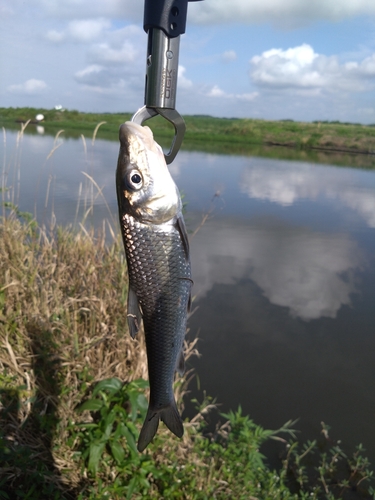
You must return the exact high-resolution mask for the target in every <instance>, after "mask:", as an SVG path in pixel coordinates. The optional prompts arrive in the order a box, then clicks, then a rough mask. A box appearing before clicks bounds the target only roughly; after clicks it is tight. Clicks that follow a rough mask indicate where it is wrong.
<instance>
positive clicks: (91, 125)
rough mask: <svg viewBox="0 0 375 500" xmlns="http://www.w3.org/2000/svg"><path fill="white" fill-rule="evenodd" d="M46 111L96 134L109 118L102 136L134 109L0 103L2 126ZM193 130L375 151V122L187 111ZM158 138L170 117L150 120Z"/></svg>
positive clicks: (250, 140) (53, 122) (231, 139)
mask: <svg viewBox="0 0 375 500" xmlns="http://www.w3.org/2000/svg"><path fill="white" fill-rule="evenodd" d="M38 113H41V114H43V115H44V117H45V120H44V122H43V126H45V127H47V128H49V129H54V130H59V129H66V130H71V131H74V130H76V131H77V133H78V131H79V133H81V132H84V133H85V132H87V133H88V134H90V135H91V134H92V132H93V130H94V129H95V127H96V125H97V124H98V123H101V122H105V123H103V124H102V125H101V126H100V129H99V130H98V137H103V138H115V139H116V140H117V137H118V128H119V126H120V125H121V123H123V122H124V121H126V120H129V119H130V118H131V114H130V113H100V114H99V113H81V112H78V111H69V110H66V111H63V112H61V111H56V110H47V109H34V108H0V125H10V124H14V123H16V122H20V121H27V120H34V119H35V116H36V115H37V114H38ZM184 119H185V121H186V126H187V131H186V136H185V143H187V144H189V143H194V142H195V143H204V142H214V143H217V144H232V145H233V144H236V145H237V146H238V148H241V146H245V145H249V144H264V145H279V146H287V147H293V148H299V149H316V150H322V151H326V150H327V151H344V152H352V153H364V154H368V153H374V152H375V127H374V126H366V125H360V124H350V123H348V124H343V123H339V122H329V123H328V122H319V123H304V122H294V121H292V120H284V121H269V120H256V119H235V118H233V119H226V118H213V117H210V116H185V117H184ZM148 124H149V125H150V126H151V128H152V129H153V130H154V133H155V136H156V138H157V140H159V141H160V140H162V139H163V138H167V137H171V136H172V135H173V127H172V126H171V125H170V124H169V123H168V122H167V121H166V120H164V119H161V118H159V117H157V118H153V119H152V120H150V121H149V122H148Z"/></svg>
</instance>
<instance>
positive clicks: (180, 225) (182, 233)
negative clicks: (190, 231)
mask: <svg viewBox="0 0 375 500" xmlns="http://www.w3.org/2000/svg"><path fill="white" fill-rule="evenodd" d="M176 228H177V230H178V232H179V233H180V236H181V240H182V246H183V247H184V251H185V257H186V260H189V240H188V235H187V231H186V226H185V221H184V219H183V217H182V215H179V216H178V217H177V220H176Z"/></svg>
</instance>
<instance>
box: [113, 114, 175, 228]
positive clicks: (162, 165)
mask: <svg viewBox="0 0 375 500" xmlns="http://www.w3.org/2000/svg"><path fill="white" fill-rule="evenodd" d="M119 135H120V144H121V145H120V154H119V159H118V164H117V172H116V186H117V196H118V200H119V205H120V210H121V211H122V212H123V213H128V214H130V215H132V216H133V217H134V218H135V219H137V220H138V221H139V222H145V223H147V222H151V223H153V224H162V223H164V222H167V221H169V220H171V219H173V218H174V217H175V216H176V215H177V214H178V213H179V212H180V211H181V198H180V195H179V192H178V189H177V186H176V184H175V183H174V181H173V179H172V177H171V174H170V172H169V170H168V167H167V164H166V162H165V158H164V154H163V150H162V149H161V147H160V146H159V144H157V142H156V141H155V140H154V137H153V134H152V131H151V130H150V128H149V127H143V126H141V125H138V124H136V123H134V122H126V123H124V124H123V125H121V127H120V134H119Z"/></svg>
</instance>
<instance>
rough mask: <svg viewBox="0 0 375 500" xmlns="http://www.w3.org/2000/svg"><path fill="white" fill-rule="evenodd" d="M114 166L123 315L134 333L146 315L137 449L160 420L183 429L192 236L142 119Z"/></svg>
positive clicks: (123, 134)
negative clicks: (145, 392)
mask: <svg viewBox="0 0 375 500" xmlns="http://www.w3.org/2000/svg"><path fill="white" fill-rule="evenodd" d="M119 138H120V152H119V158H118V163H117V170H116V191H117V201H118V207H119V218H120V226H121V233H122V238H123V243H124V247H125V255H126V261H127V266H128V275H129V289H128V299H127V322H128V328H129V332H130V335H131V337H132V338H133V339H134V338H135V336H136V335H137V333H138V331H139V330H140V327H141V323H142V322H143V329H144V334H145V340H146V352H147V364H148V376H149V385H150V397H149V406H148V410H147V415H146V418H145V421H144V423H143V427H142V429H141V432H140V435H139V439H138V444H137V448H138V450H139V451H140V452H142V451H143V450H144V449H145V448H146V447H147V446H148V444H149V443H150V442H151V441H152V439H153V438H154V436H155V434H156V432H157V429H158V426H159V420H161V421H162V422H164V424H165V425H166V426H167V427H168V428H169V430H170V431H171V432H172V433H173V434H175V435H176V436H177V437H179V438H181V437H182V436H183V433H184V427H183V422H182V419H181V416H180V414H179V411H178V409H177V405H176V401H175V397H174V392H173V382H174V377H175V372H176V371H177V372H178V373H179V374H180V375H183V373H184V370H185V361H184V353H183V344H184V338H185V334H186V325H187V317H188V313H189V311H190V306H191V288H192V283H193V282H192V278H191V264H190V251H189V241H188V236H187V231H186V226H185V222H184V219H183V216H182V202H181V197H180V193H179V190H178V188H177V186H176V184H175V182H174V181H173V179H172V176H171V174H170V172H169V170H168V167H167V165H166V162H165V158H164V154H163V151H162V148H161V147H160V146H159V144H158V143H157V142H156V141H155V140H154V137H153V133H152V131H151V130H150V128H149V127H147V126H141V125H138V124H136V123H134V122H126V123H124V124H122V125H121V127H120V131H119Z"/></svg>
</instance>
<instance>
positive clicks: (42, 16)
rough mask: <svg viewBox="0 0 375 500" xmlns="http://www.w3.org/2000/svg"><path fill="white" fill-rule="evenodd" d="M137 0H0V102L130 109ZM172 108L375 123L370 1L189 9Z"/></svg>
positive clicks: (139, 13)
mask: <svg viewBox="0 0 375 500" xmlns="http://www.w3.org/2000/svg"><path fill="white" fill-rule="evenodd" d="M142 22H143V1H142V0H65V1H64V2H61V1H57V0H28V1H27V2H25V1H23V0H0V106H13V107H17V106H35V107H45V108H52V107H54V106H55V105H58V104H61V105H62V106H64V107H66V108H69V109H79V110H82V111H95V112H96V111H111V112H121V111H129V112H134V111H135V110H136V109H137V108H139V107H140V106H142V104H143V86H144V73H145V53H146V43H147V35H146V34H145V33H144V31H143V26H142ZM176 107H177V109H178V110H179V111H180V113H181V114H211V115H214V116H226V117H247V118H264V119H286V118H290V119H294V120H301V121H312V120H341V121H351V122H360V123H364V124H366V123H375V1H370V0H262V1H261V2H260V1H251V0H231V1H228V0H205V1H203V2H193V3H190V4H189V11H188V21H187V30H186V34H185V35H183V36H182V37H181V50H180V76H179V82H178V92H177V105H176Z"/></svg>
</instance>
